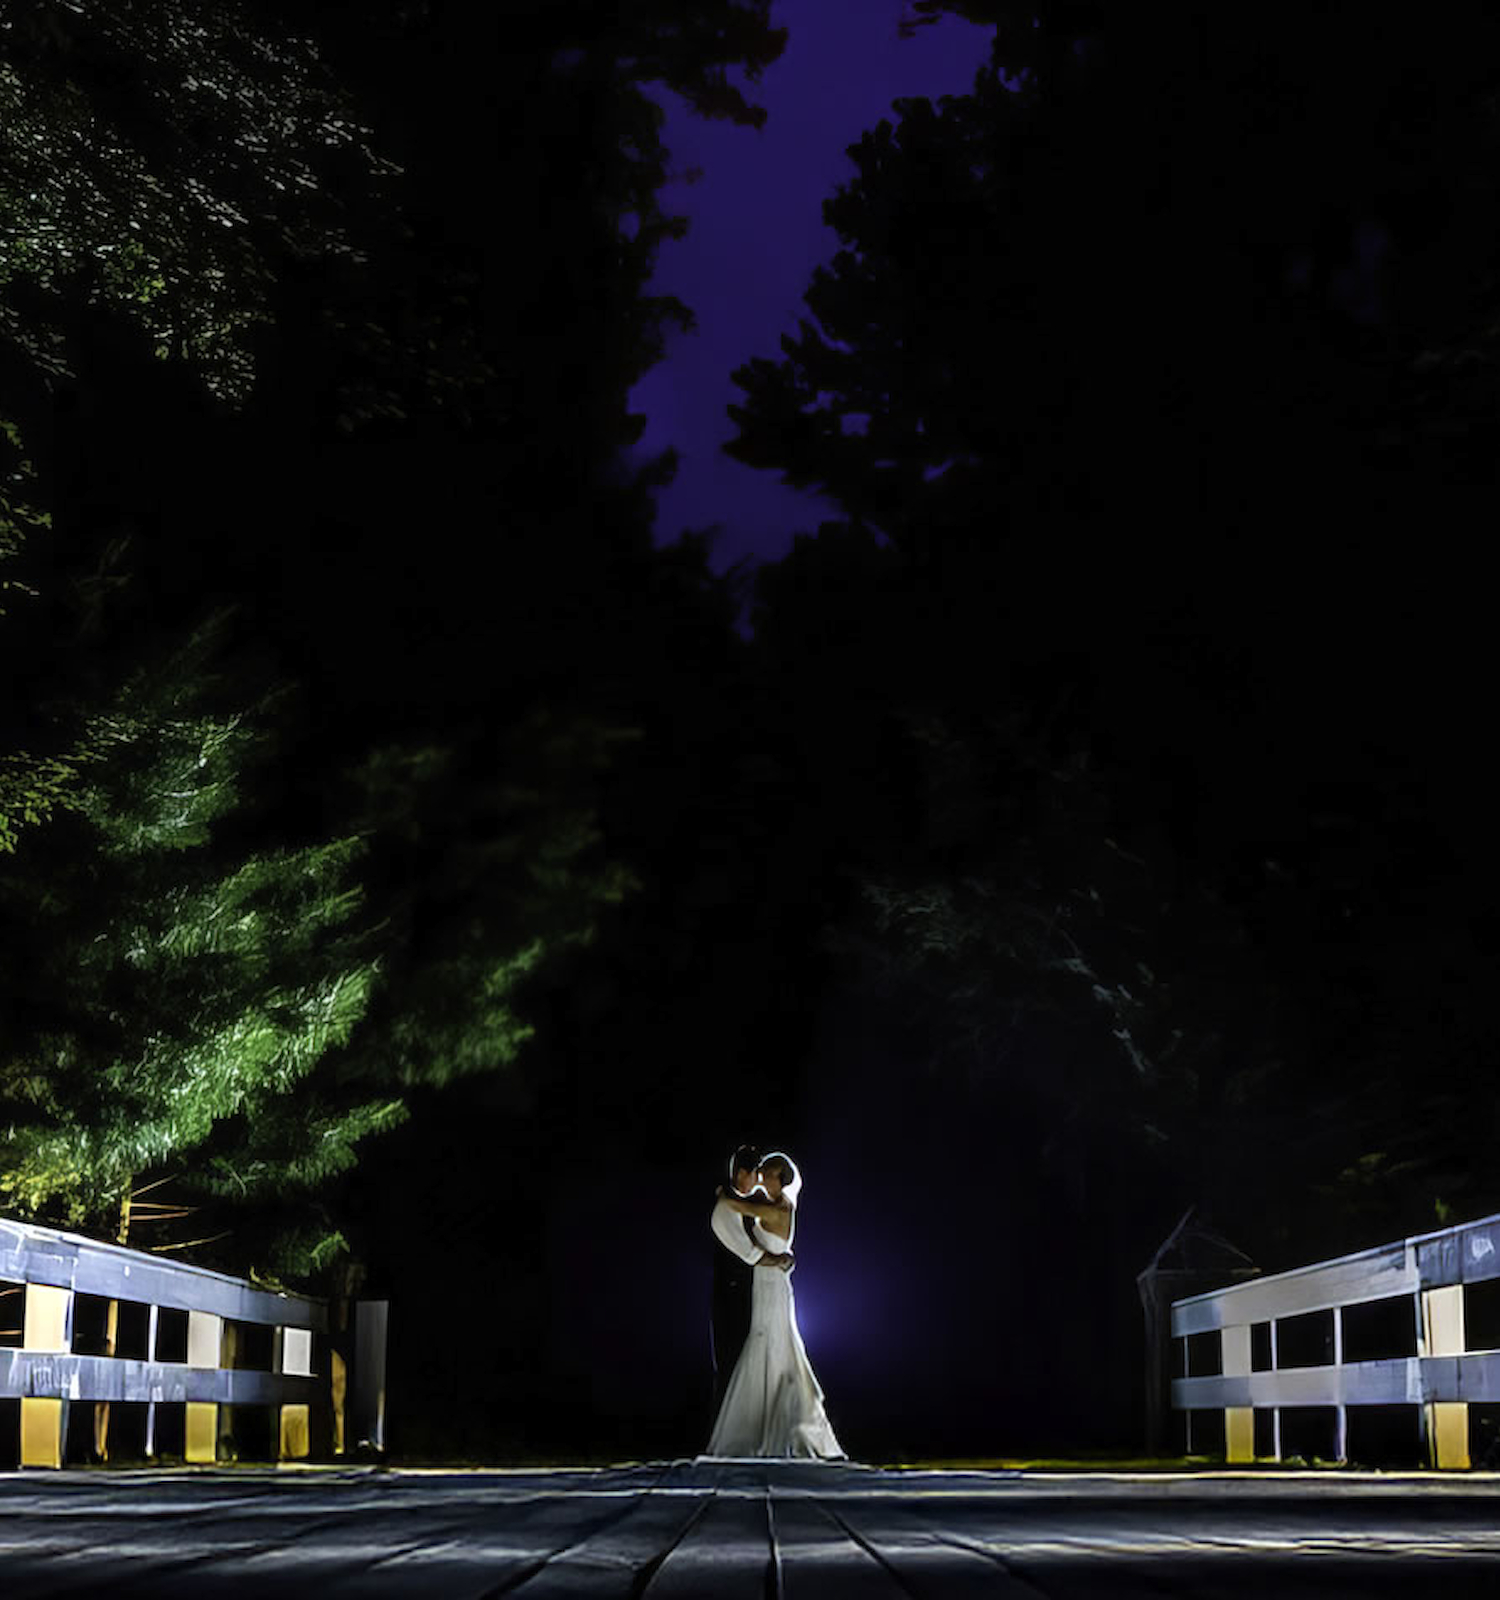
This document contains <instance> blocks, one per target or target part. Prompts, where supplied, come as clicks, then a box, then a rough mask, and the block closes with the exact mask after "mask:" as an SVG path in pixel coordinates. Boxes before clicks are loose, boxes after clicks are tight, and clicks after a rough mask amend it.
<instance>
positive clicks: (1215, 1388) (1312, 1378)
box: [1172, 1350, 1500, 1411]
mask: <svg viewBox="0 0 1500 1600" xmlns="http://www.w3.org/2000/svg"><path fill="white" fill-rule="evenodd" d="M1453 1400H1475V1401H1494V1400H1500V1351H1495V1350H1484V1351H1471V1352H1470V1353H1469V1354H1467V1355H1459V1356H1393V1357H1392V1358H1391V1359H1389V1360H1387V1361H1356V1362H1350V1363H1348V1364H1347V1365H1345V1366H1342V1367H1291V1368H1287V1369H1284V1370H1282V1371H1280V1372H1252V1373H1250V1374H1249V1375H1248V1376H1243V1375H1242V1376H1236V1377H1215V1378H1174V1379H1173V1380H1172V1404H1173V1405H1174V1406H1175V1407H1177V1408H1179V1409H1182V1410H1194V1411H1218V1410H1225V1409H1228V1408H1230V1407H1232V1406H1255V1407H1257V1408H1262V1409H1263V1408H1268V1407H1271V1406H1336V1405H1347V1406H1380V1405H1387V1406H1389V1405H1422V1404H1430V1403H1433V1402H1437V1401H1453Z"/></svg>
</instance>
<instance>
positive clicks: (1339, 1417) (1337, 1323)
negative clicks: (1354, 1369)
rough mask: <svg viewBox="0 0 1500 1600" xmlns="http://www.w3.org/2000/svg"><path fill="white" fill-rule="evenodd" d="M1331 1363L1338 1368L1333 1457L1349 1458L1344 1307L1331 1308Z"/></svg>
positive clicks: (1341, 1459)
mask: <svg viewBox="0 0 1500 1600" xmlns="http://www.w3.org/2000/svg"><path fill="white" fill-rule="evenodd" d="M1333 1364H1334V1366H1335V1367H1337V1368H1338V1369H1339V1397H1340V1398H1339V1403H1338V1405H1337V1406H1336V1407H1335V1408H1334V1420H1333V1459H1334V1460H1335V1461H1347V1460H1348V1459H1349V1408H1348V1406H1346V1405H1345V1404H1344V1401H1343V1393H1344V1372H1343V1367H1344V1308H1343V1307H1342V1306H1335V1307H1334V1308H1333Z"/></svg>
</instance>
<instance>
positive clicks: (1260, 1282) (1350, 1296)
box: [1172, 1244, 1418, 1339]
mask: <svg viewBox="0 0 1500 1600" xmlns="http://www.w3.org/2000/svg"><path fill="white" fill-rule="evenodd" d="M1417 1287H1418V1277H1417V1267H1416V1262H1415V1259H1414V1258H1409V1257H1408V1254H1407V1249H1406V1246H1405V1245H1404V1244H1397V1245H1389V1246H1384V1247H1382V1248H1381V1249H1379V1250H1366V1251H1362V1252H1361V1253H1360V1254H1359V1255H1357V1256H1345V1257H1341V1258H1340V1259H1339V1260H1337V1261H1324V1262H1319V1263H1318V1264H1317V1265H1316V1266H1311V1267H1299V1268H1298V1269H1297V1270H1296V1271H1294V1272H1279V1273H1276V1274H1275V1275H1273V1276H1271V1277H1266V1278H1252V1279H1250V1280H1249V1282H1247V1283H1238V1284H1235V1285H1234V1286H1233V1287H1232V1288H1229V1289H1220V1290H1218V1291H1217V1292H1216V1293H1214V1294H1207V1295H1194V1296H1193V1297H1192V1298H1191V1299H1188V1300H1179V1301H1177V1302H1176V1303H1175V1304H1174V1305H1173V1307H1172V1337H1173V1338H1178V1339H1180V1338H1183V1337H1184V1336H1186V1335H1187V1334H1190V1333H1211V1332H1212V1331H1213V1330H1214V1329H1216V1328H1225V1327H1236V1326H1244V1325H1246V1324H1249V1323H1255V1322H1269V1321H1271V1319H1272V1318H1273V1317H1291V1316H1297V1315H1299V1314H1300V1313H1302V1312H1304V1311H1326V1310H1329V1309H1331V1308H1332V1307H1334V1306H1349V1305H1359V1304H1361V1303H1362V1302H1364V1301H1366V1300H1385V1299H1387V1298H1389V1297H1390V1296H1392V1295H1398V1294H1415V1293H1416V1291H1417Z"/></svg>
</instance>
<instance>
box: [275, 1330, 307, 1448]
mask: <svg viewBox="0 0 1500 1600" xmlns="http://www.w3.org/2000/svg"><path fill="white" fill-rule="evenodd" d="M275 1339H276V1344H275V1359H274V1360H273V1361H272V1363H271V1365H272V1367H273V1368H274V1370H275V1371H277V1372H283V1373H291V1374H295V1375H296V1376H299V1377H304V1378H310V1377H311V1376H312V1330H311V1329H310V1328H286V1327H281V1328H277V1330H276V1335H275ZM311 1448H312V1418H311V1408H310V1407H309V1406H308V1405H307V1404H306V1403H305V1402H304V1403H300V1404H293V1405H283V1406H280V1407H278V1409H277V1446H276V1450H277V1459H278V1460H281V1461H295V1460H300V1459H301V1458H303V1457H305V1456H307V1455H308V1454H309V1453H310V1451H311Z"/></svg>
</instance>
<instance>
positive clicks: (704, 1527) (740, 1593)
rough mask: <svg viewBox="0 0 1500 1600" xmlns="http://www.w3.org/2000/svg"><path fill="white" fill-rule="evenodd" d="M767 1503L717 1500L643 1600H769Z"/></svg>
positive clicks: (664, 1563) (738, 1498)
mask: <svg viewBox="0 0 1500 1600" xmlns="http://www.w3.org/2000/svg"><path fill="white" fill-rule="evenodd" d="M774 1582H775V1579H774V1574H773V1572H772V1566H771V1531H770V1525H769V1523H768V1521H767V1518H766V1503H765V1501H764V1500H762V1499H758V1498H756V1497H754V1496H751V1495H737V1496H735V1497H734V1498H733V1499H712V1500H710V1502H709V1504H708V1506H707V1509H706V1510H705V1512H704V1515H703V1517H702V1519H701V1520H700V1521H698V1522H697V1523H695V1524H694V1525H693V1526H692V1527H691V1528H690V1529H689V1530H688V1532H687V1534H686V1535H685V1536H684V1537H683V1538H682V1539H681V1540H680V1541H679V1543H678V1544H677V1545H676V1547H675V1548H674V1549H672V1550H671V1551H669V1552H668V1554H667V1555H666V1557H665V1558H664V1560H663V1561H662V1564H661V1566H660V1567H658V1568H657V1570H656V1572H655V1573H654V1574H653V1575H652V1577H651V1578H650V1581H649V1582H648V1583H647V1585H646V1589H645V1593H644V1596H643V1600H705V1597H708V1596H712V1600H766V1596H767V1595H768V1594H774V1593H775V1592H776V1591H775V1588H774Z"/></svg>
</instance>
